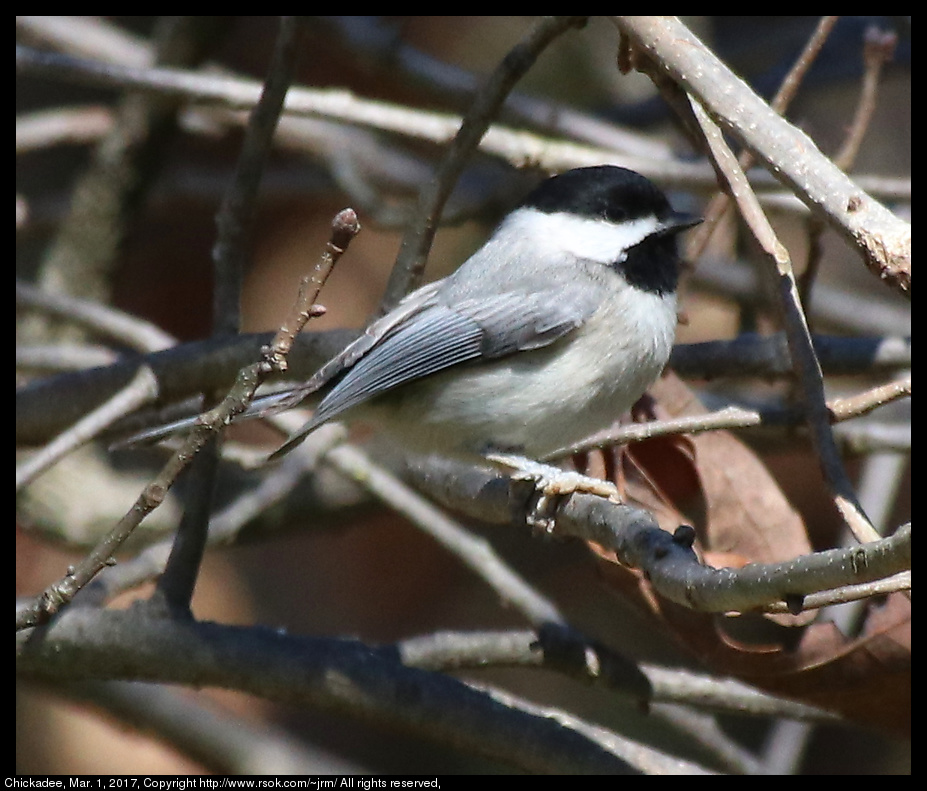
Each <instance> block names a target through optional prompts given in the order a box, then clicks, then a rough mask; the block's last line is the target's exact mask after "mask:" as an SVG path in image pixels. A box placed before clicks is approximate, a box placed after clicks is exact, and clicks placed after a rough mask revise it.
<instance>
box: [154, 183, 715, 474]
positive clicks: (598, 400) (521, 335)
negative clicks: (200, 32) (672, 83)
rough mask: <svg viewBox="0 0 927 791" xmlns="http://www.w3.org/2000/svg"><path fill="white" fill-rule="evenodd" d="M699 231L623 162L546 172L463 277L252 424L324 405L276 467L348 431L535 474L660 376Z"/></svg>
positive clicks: (400, 309)
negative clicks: (340, 425) (363, 429)
mask: <svg viewBox="0 0 927 791" xmlns="http://www.w3.org/2000/svg"><path fill="white" fill-rule="evenodd" d="M700 221H701V219H700V218H699V217H697V216H695V215H692V214H689V213H687V212H682V211H677V210H675V209H674V208H673V207H672V206H671V204H670V202H669V200H668V199H667V197H666V195H665V194H664V193H663V191H662V190H661V189H660V188H659V187H657V186H656V185H655V184H654V183H653V182H651V181H650V180H649V179H647V178H646V177H644V176H642V175H641V174H639V173H636V172H634V171H632V170H629V169H626V168H623V167H618V166H615V165H598V166H591V167H581V168H575V169H572V170H568V171H565V172H562V173H560V174H557V175H554V176H551V177H549V178H547V179H545V180H544V181H542V182H541V183H540V184H539V185H538V186H537V187H535V188H534V189H533V190H531V191H530V192H529V193H528V195H527V196H526V197H525V198H524V199H523V200H522V201H521V202H520V203H518V204H517V205H516V206H515V207H514V208H513V209H512V210H511V211H510V212H509V213H508V214H507V215H506V216H505V217H504V218H503V219H502V221H501V222H500V223H499V225H498V226H497V227H496V228H495V230H494V231H493V232H492V233H491V235H490V236H489V238H488V239H487V240H486V242H485V243H484V244H483V245H482V247H480V248H479V249H478V250H477V251H476V252H475V253H474V254H473V255H472V256H471V257H470V258H469V259H467V260H466V261H465V262H464V263H463V264H462V265H461V266H460V267H459V268H458V269H457V270H456V271H454V272H453V273H451V274H450V275H448V276H447V277H444V278H442V279H440V280H437V281H434V282H431V283H429V284H427V285H424V286H422V287H420V288H418V289H417V290H415V291H413V292H411V293H410V294H408V295H407V296H406V297H405V298H404V299H403V300H402V301H400V302H399V303H398V304H397V305H396V307H395V308H393V309H392V310H390V311H389V312H388V313H386V314H385V315H383V316H382V317H380V318H378V319H376V320H374V321H373V322H372V323H371V324H370V325H369V326H368V327H367V328H366V329H365V330H364V332H363V333H362V334H361V336H360V337H359V338H358V339H357V340H355V341H354V342H352V343H351V344H349V345H348V346H347V347H346V348H345V349H344V350H343V351H341V352H340V353H339V354H337V355H336V356H335V357H334V358H333V359H332V360H330V361H329V362H328V363H326V364H325V365H323V366H322V368H321V369H319V371H318V372H317V373H316V374H315V375H314V376H313V377H311V378H310V379H309V380H308V381H307V382H305V383H303V384H301V385H297V386H295V387H293V388H291V389H289V390H287V391H284V392H282V393H275V394H271V395H268V396H264V397H259V398H257V399H255V401H254V402H253V404H252V405H251V407H250V409H249V410H248V411H247V412H246V413H245V416H262V415H268V414H272V413H275V412H279V411H281V410H284V409H289V408H292V407H295V406H299V405H301V404H304V403H306V402H308V401H310V400H315V399H318V398H319V397H321V400H320V401H318V404H317V406H316V408H315V411H314V413H313V415H312V417H311V418H310V419H309V420H308V421H307V422H306V423H305V424H304V425H303V426H302V427H301V428H300V429H299V430H298V431H296V432H295V433H294V434H293V435H291V436H290V437H289V438H288V439H287V440H286V442H285V443H284V444H283V445H282V446H280V447H279V448H278V449H277V450H275V451H274V452H273V453H272V454H271V455H270V457H269V460H271V461H272V460H275V459H278V458H280V457H281V456H283V455H284V454H286V453H288V452H290V451H291V450H292V449H293V448H294V447H296V446H297V445H298V444H299V443H300V442H302V441H303V440H304V439H305V438H306V437H307V436H308V435H309V434H311V433H312V432H313V431H314V430H315V429H317V428H318V427H319V426H321V425H323V424H324V423H328V422H329V421H333V420H345V421H349V422H353V421H360V422H365V423H368V424H371V425H372V426H373V427H375V428H376V429H378V430H380V431H382V432H383V433H384V434H386V435H387V436H388V437H390V438H391V439H393V440H395V442H396V443H397V444H398V445H399V446H400V447H401V448H403V449H405V450H406V451H408V452H409V453H412V454H419V455H421V454H432V453H436V454H439V455H444V456H447V457H451V458H457V459H462V460H467V461H473V462H479V461H485V460H487V459H488V460H490V461H492V462H495V463H497V464H503V465H508V466H511V467H519V468H523V469H527V468H528V467H529V466H531V464H532V463H534V462H537V461H539V460H542V459H546V458H548V457H550V456H551V455H552V454H555V453H556V452H557V451H558V450H561V449H563V448H566V447H568V446H570V445H573V444H575V443H577V442H579V441H581V440H582V439H585V438H586V437H588V436H590V435H592V434H594V433H596V432H598V431H600V430H602V429H604V428H607V427H608V426H609V425H612V424H613V423H614V422H615V421H616V420H617V419H618V418H619V417H620V416H621V415H622V414H623V413H625V412H626V411H627V410H628V409H630V407H631V406H632V405H633V404H634V403H635V402H636V401H637V400H638V398H640V396H641V395H642V394H643V393H644V391H645V390H646V389H647V388H648V387H649V386H650V385H651V384H652V383H653V382H654V381H655V380H656V378H657V377H658V376H659V375H660V373H661V371H662V370H663V368H664V366H665V365H666V363H667V361H668V359H669V356H670V352H671V350H672V347H673V342H674V337H675V327H676V323H677V307H676V291H677V283H678V279H679V270H680V259H679V255H678V251H677V236H678V235H679V234H680V233H681V232H683V231H685V230H686V229H688V228H691V227H692V226H694V225H696V224H697V223H699V222H700ZM190 422H191V421H189V420H188V421H181V422H180V423H178V424H174V425H173V426H171V427H168V428H169V430H175V429H177V428H178V427H180V428H182V427H183V425H184V424H186V425H189V423H190ZM165 433H167V432H165ZM147 436H148V437H151V436H153V435H152V434H150V433H149V434H148V435H147Z"/></svg>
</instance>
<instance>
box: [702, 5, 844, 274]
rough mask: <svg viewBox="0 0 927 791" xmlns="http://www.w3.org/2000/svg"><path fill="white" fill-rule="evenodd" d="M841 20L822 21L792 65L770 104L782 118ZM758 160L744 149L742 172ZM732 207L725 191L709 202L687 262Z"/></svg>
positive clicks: (827, 19)
mask: <svg viewBox="0 0 927 791" xmlns="http://www.w3.org/2000/svg"><path fill="white" fill-rule="evenodd" d="M838 19H839V17H836V16H823V17H821V19H820V20H819V21H818V24H817V27H816V28H815V30H814V32H813V33H812V34H811V38H809V39H808V42H807V43H806V44H805V48H804V50H802V52H801V54H800V55H799V56H798V58H796V60H795V63H793V64H792V68H791V69H789V73H788V74H786V75H785V79H784V80H782V84H781V85H780V86H779V90H778V91H777V92H776V95H775V96H774V97H773V99H772V101H771V102H770V103H769V105H770V107H772V109H773V110H775V111H776V112H777V113H779V115H785V111H786V110H787V109H788V107H789V105H790V104H791V103H792V99H794V98H795V94H796V93H798V88H799V86H800V85H801V83H802V81H803V80H804V78H805V75H806V74H807V73H808V70H809V69H810V68H811V65H812V64H813V63H814V61H815V60H816V59H817V56H818V54H819V53H820V51H821V49H822V48H823V46H824V44H825V42H826V41H827V38H828V36H830V33H831V31H832V30H833V29H834V25H836V24H837V20H838ZM755 159H756V158H755V157H754V155H753V153H752V152H751V151H749V150H747V149H744V150H743V151H742V152H741V153H740V156H739V158H738V162H740V167H741V169H743V170H745V171H746V170H749V169H750V168H751V167H752V166H753V163H754V161H755ZM730 205H731V199H730V198H729V197H728V195H727V193H726V192H724V191H723V190H720V191H719V192H718V193H717V194H716V195H715V196H714V197H713V198H712V199H711V201H709V203H708V206H707V207H706V209H705V211H704V212H703V215H704V222H702V224H701V226H700V227H698V228H696V229H695V230H694V231H693V232H692V233H690V234H688V238H687V239H686V252H685V259H686V261H695V260H697V259H698V258H699V256H700V255H701V254H702V252H704V250H705V247H706V246H707V245H708V241H709V239H710V238H711V235H712V233H713V232H714V229H715V228H716V227H717V225H718V223H719V222H721V220H722V218H723V217H724V216H725V214H727V211H728V208H729V207H730Z"/></svg>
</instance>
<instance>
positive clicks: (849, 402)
mask: <svg viewBox="0 0 927 791" xmlns="http://www.w3.org/2000/svg"><path fill="white" fill-rule="evenodd" d="M910 395H911V377H910V376H907V377H905V378H903V379H900V380H898V381H895V382H889V383H887V384H884V385H879V386H878V387H874V388H872V389H870V390H867V391H865V392H864V393H859V394H857V395H855V396H848V397H843V398H834V399H831V400H830V401H828V402H827V404H826V409H827V412H828V413H829V415H830V420H831V422H834V423H837V422H840V421H843V420H850V419H851V418H856V417H861V416H862V415H865V414H868V413H869V412H871V411H872V410H874V409H877V408H879V407H881V406H884V405H885V404H889V403H891V402H892V401H896V400H897V399H899V398H907V397H909V396H910ZM806 421H807V417H806V416H805V415H803V414H802V413H801V412H798V411H796V410H795V409H794V408H791V407H778V408H774V407H771V408H767V409H750V408H747V407H739V406H729V407H725V408H724V409H720V410H717V411H715V412H708V413H705V414H701V415H687V416H685V417H677V418H671V419H668V420H652V421H649V422H646V423H632V424H629V425H626V426H621V427H620V428H617V429H614V430H611V429H610V430H608V431H606V432H602V433H600V434H596V435H595V436H592V437H589V438H588V439H585V440H583V441H582V442H578V443H576V444H575V445H571V446H570V447H569V448H564V449H562V450H558V451H557V452H556V453H553V454H551V456H550V458H563V457H566V456H570V455H572V454H574V453H582V452H583V451H589V450H595V449H598V448H602V447H605V446H607V445H619V444H624V443H631V442H643V441H645V440H648V439H654V438H656V437H666V436H672V435H675V434H700V433H702V432H704V431H718V430H731V429H740V428H753V427H755V426H783V425H797V424H800V423H803V422H806Z"/></svg>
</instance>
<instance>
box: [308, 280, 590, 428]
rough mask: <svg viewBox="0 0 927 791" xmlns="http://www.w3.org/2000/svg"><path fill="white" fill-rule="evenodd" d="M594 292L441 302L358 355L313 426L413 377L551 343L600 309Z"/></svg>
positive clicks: (551, 292) (555, 291) (561, 291)
mask: <svg viewBox="0 0 927 791" xmlns="http://www.w3.org/2000/svg"><path fill="white" fill-rule="evenodd" d="M597 304H598V298H597V295H596V293H595V292H594V291H593V290H591V289H584V288H577V287H568V288H566V289H564V288H558V289H553V288H550V289H547V290H545V291H541V292H532V293H526V292H517V291H515V292H505V293H501V294H494V295H490V296H486V297H481V298H479V299H463V300H459V301H457V302H455V303H454V304H442V303H441V302H439V301H435V302H433V303H432V304H429V305H427V306H425V307H424V308H423V309H421V310H420V311H419V312H417V313H415V314H413V315H411V316H408V317H407V318H406V319H405V320H404V321H402V322H401V323H399V324H396V325H394V326H393V327H392V328H391V329H390V331H389V332H388V333H386V334H385V335H384V336H383V337H382V338H381V339H380V340H378V341H377V342H376V343H375V344H373V345H372V346H371V348H369V349H368V350H367V351H366V352H365V353H364V354H363V355H362V356H360V357H359V358H358V359H357V360H356V361H355V362H354V364H353V365H352V366H351V368H350V369H349V370H348V372H347V373H346V374H345V375H344V377H343V378H342V379H341V381H340V382H338V383H337V384H336V385H335V386H334V388H333V389H332V390H331V391H330V392H329V393H328V395H326V397H325V398H324V399H323V400H322V402H321V404H320V405H319V408H318V410H317V411H316V415H315V417H314V418H313V421H312V422H313V424H315V425H319V424H320V423H322V422H325V421H327V420H331V419H332V418H334V417H337V416H338V415H339V414H341V413H342V412H344V411H345V410H348V409H350V408H351V407H354V406H356V405H358V404H360V403H362V402H364V401H367V400H369V399H371V398H374V397H376V396H378V395H381V394H382V393H385V392H387V391H389V390H392V389H393V388H396V387H398V386H400V385H402V384H405V383H407V382H411V381H414V380H416V379H421V378H422V377H425V376H429V375H431V374H434V373H437V372H439V371H443V370H445V369H447V368H451V367H452V366H455V365H459V364H461V363H465V362H470V361H473V360H477V359H495V358H498V357H504V356H506V355H509V354H514V353H516V352H520V351H528V350H531V349H539V348H541V347H544V346H547V345H549V344H551V343H553V342H554V341H556V340H557V339H559V338H562V337H563V336H564V335H566V334H567V333H569V332H571V331H572V330H574V329H576V328H577V327H579V326H580V325H582V324H583V323H584V322H585V321H586V320H587V319H588V318H589V316H591V315H592V313H593V312H594V311H595V308H596V307H597Z"/></svg>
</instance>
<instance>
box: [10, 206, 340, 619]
mask: <svg viewBox="0 0 927 791" xmlns="http://www.w3.org/2000/svg"><path fill="white" fill-rule="evenodd" d="M352 220H353V225H352ZM346 227H349V228H350V227H353V228H355V229H356V228H357V227H358V226H357V224H356V217H355V216H354V212H353V211H352V210H351V209H346V210H344V211H342V212H340V213H339V214H338V215H337V217H336V218H335V221H334V223H333V238H337V239H338V241H339V242H340V243H341V244H342V245H344V247H340V248H338V250H339V253H338V255H340V253H341V252H343V251H344V249H345V247H346V246H347V244H346V239H347V238H350V237H349V234H347V233H346V230H345V229H346ZM331 249H332V248H331V247H330V248H329V249H328V252H331ZM338 255H336V256H335V259H336V260H337V257H338ZM268 356H270V355H268ZM273 366H274V363H273V360H269V359H264V360H261V361H260V362H256V363H253V364H251V365H249V366H247V367H245V368H243V369H241V370H240V371H239V374H238V377H237V379H236V381H235V384H234V385H233V387H232V388H231V390H230V391H229V393H228V395H227V396H226V397H225V398H224V399H223V401H222V402H221V403H220V404H219V405H218V406H216V407H214V408H213V409H211V410H209V411H208V412H206V413H204V414H203V415H201V416H200V419H199V421H198V422H197V425H195V426H194V427H193V429H192V430H191V431H190V433H189V434H188V435H187V436H186V438H185V439H184V441H183V444H182V447H181V448H180V450H179V451H178V452H177V453H175V454H174V455H172V456H171V458H170V459H169V460H168V461H167V463H166V464H165V466H164V467H163V468H162V469H161V471H160V472H159V473H158V474H157V476H155V478H154V479H153V480H152V481H151V482H149V483H148V485H147V486H146V487H145V488H144V490H143V491H142V493H141V494H140V495H139V497H138V499H137V500H136V502H135V504H134V505H133V506H132V508H131V509H130V511H129V512H128V513H127V514H126V515H125V516H123V517H122V519H120V520H119V523H118V524H117V525H116V527H115V528H114V529H113V530H112V531H111V532H110V534H109V535H108V536H107V538H106V539H104V541H103V542H102V543H101V545H100V546H99V547H98V548H97V550H95V551H94V553H93V562H92V563H90V561H89V559H88V561H87V563H88V565H87V569H88V570H87V572H83V571H81V572H80V573H79V574H75V575H69V576H68V577H67V578H66V580H65V584H64V585H62V586H61V588H60V590H56V591H54V592H53V593H52V594H51V595H49V596H45V595H43V596H40V597H39V598H38V599H37V600H36V604H35V606H34V607H32V608H30V609H29V610H28V611H26V612H24V614H23V615H22V616H20V615H19V614H17V619H16V628H17V631H18V630H19V629H23V628H26V627H29V626H36V625H38V624H41V623H45V622H46V621H48V619H49V618H50V617H51V616H52V615H53V614H55V613H56V612H58V610H60V609H61V607H63V606H64V605H66V604H67V603H68V602H69V601H70V600H71V599H72V598H73V596H74V595H75V594H76V593H77V591H78V590H80V589H81V588H82V587H83V586H84V585H86V584H87V583H88V582H89V581H90V580H91V579H93V577H94V576H95V575H96V574H97V573H98V572H99V571H100V569H102V568H103V566H105V565H107V564H108V563H109V562H110V558H111V557H112V556H113V554H114V552H115V551H116V549H117V548H118V547H119V546H120V545H121V544H122V543H123V542H124V541H125V540H126V538H128V537H129V535H131V533H132V531H133V530H134V529H135V528H136V527H137V526H138V525H139V524H140V523H141V521H142V519H144V518H145V517H146V516H147V515H148V514H149V513H151V511H153V510H154V509H155V508H157V507H158V506H159V505H160V504H161V502H162V501H163V500H164V497H165V495H166V493H167V491H168V490H169V489H170V488H171V486H173V485H174V482H175V481H176V480H177V477H178V476H179V475H180V473H181V472H182V471H183V470H184V469H185V468H186V466H187V465H188V464H189V463H190V461H191V460H192V459H193V458H194V457H195V456H196V454H197V453H198V452H199V451H200V450H201V449H202V447H203V445H205V444H206V442H207V440H208V439H209V438H210V437H211V436H212V435H213V433H214V432H215V431H217V430H218V429H220V428H222V427H224V426H226V425H228V424H229V423H230V422H231V420H232V418H233V417H234V416H235V415H238V414H240V413H241V412H243V411H244V410H245V409H246V408H247V405H248V404H249V403H250V402H251V399H252V398H253V397H254V393H255V391H256V390H257V388H258V387H259V386H260V384H261V383H262V382H263V381H264V379H265V378H266V377H267V376H268V375H269V374H270V373H271V372H272V371H273Z"/></svg>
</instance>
